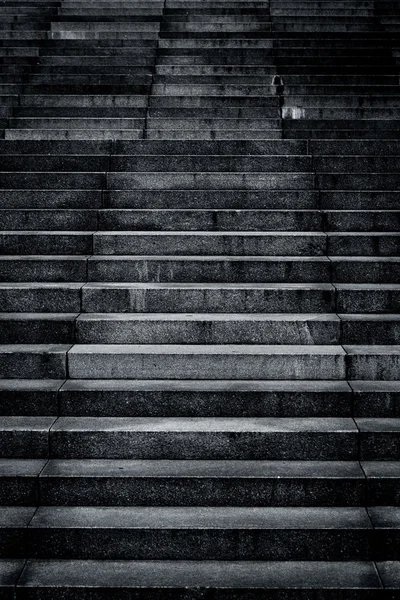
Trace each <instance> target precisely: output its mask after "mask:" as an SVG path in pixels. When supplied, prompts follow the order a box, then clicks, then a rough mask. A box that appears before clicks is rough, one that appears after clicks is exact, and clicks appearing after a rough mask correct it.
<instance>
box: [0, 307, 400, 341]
mask: <svg viewBox="0 0 400 600" xmlns="http://www.w3.org/2000/svg"><path fill="white" fill-rule="evenodd" d="M18 314H19V313H17V314H15V315H9V313H2V317H0V319H1V318H3V319H5V320H6V321H8V323H10V322H11V324H9V325H8V327H12V326H13V325H14V323H15V321H14V319H15V320H17V319H18ZM0 315H1V313H0ZM28 318H29V319H32V318H35V317H34V315H31V316H30V317H28ZM41 318H43V317H41V316H40V315H37V320H38V321H39V320H40V319H41ZM59 318H60V317H59ZM21 321H22V322H23V321H24V318H22V319H21ZM4 327H5V325H4V324H3V329H4ZM14 335H15V338H16V339H18V333H17V332H15V333H14ZM76 336H77V338H76V339H77V341H78V343H83V344H93V343H103V344H107V343H111V344H115V343H116V344H125V343H128V344H130V343H156V344H157V343H171V344H181V343H197V344H207V343H212V344H225V343H239V344H248V343H250V344H252V343H253V344H254V343H258V344H264V343H265V344H340V343H342V344H385V345H387V344H388V343H389V344H394V345H396V344H398V343H399V341H400V317H398V316H397V315H343V314H339V315H338V316H336V315H333V314H324V313H322V314H318V313H317V314H314V315H307V314H304V313H303V314H301V315H300V314H299V315H294V314H287V313H281V314H268V315H260V314H252V315H245V314H243V313H241V314H227V315H223V314H221V315H214V314H208V315H204V314H194V315H187V314H173V313H172V314H171V313H164V314H162V315H160V314H157V313H150V314H143V313H142V314H129V315H119V314H116V313H102V314H96V313H95V314H87V315H81V316H79V318H78V319H77V321H76ZM38 337H40V338H41V336H40V334H39V336H38ZM69 339H70V340H71V339H72V338H71V337H70V338H69ZM10 341H14V340H10ZM26 341H28V340H26ZM35 341H39V340H35ZM40 341H42V340H41V339H40ZM43 341H45V340H43ZM52 341H54V340H52Z"/></svg>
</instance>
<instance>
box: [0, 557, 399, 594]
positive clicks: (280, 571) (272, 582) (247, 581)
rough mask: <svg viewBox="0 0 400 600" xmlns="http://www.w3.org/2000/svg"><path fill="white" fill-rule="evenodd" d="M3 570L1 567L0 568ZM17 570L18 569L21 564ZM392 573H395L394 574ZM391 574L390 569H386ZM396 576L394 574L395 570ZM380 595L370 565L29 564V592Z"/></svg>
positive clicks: (25, 581)
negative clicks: (356, 592)
mask: <svg viewBox="0 0 400 600" xmlns="http://www.w3.org/2000/svg"><path fill="white" fill-rule="evenodd" d="M0 564H1V562H0ZM17 564H18V566H19V565H20V563H17ZM392 569H393V568H392ZM387 571H389V568H388V569H387ZM393 571H394V569H393ZM54 582H57V585H59V586H61V587H67V588H73V587H75V586H85V587H87V588H89V589H90V588H98V587H104V588H115V587H118V588H121V587H122V588H123V587H126V588H130V589H131V588H142V587H146V588H148V587H150V588H151V587H153V588H157V587H162V588H165V587H169V588H180V589H181V588H186V589H190V588H193V589H198V588H200V589H201V588H214V587H215V588H222V589H228V590H229V589H232V588H239V589H240V588H243V589H245V588H251V589H254V588H255V589H257V588H262V589H276V588H284V589H306V590H307V589H318V588H321V589H330V588H331V589H332V588H333V589H337V590H342V589H346V588H350V589H359V588H361V589H368V588H372V589H375V590H376V589H380V588H381V583H380V581H379V578H378V576H377V574H376V570H375V568H374V565H373V563H372V562H360V561H351V562H334V561H329V562H328V561H325V562H321V561H320V562H317V561H315V562H314V561H313V562H305V561H300V562H298V561H295V562H277V561H268V562H263V561H259V562H251V561H245V562H240V561H228V562H225V561H188V562H184V561H127V560H124V561H115V560H114V561H110V560H101V561H96V560H64V561H57V560H50V561H49V560H41V561H34V560H29V561H28V562H27V566H26V568H25V570H24V572H23V575H22V578H21V579H20V582H19V585H20V586H23V587H28V588H35V587H41V588H44V589H48V588H53V587H54Z"/></svg>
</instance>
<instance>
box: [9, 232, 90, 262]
mask: <svg viewBox="0 0 400 600" xmlns="http://www.w3.org/2000/svg"><path fill="white" fill-rule="evenodd" d="M28 252H29V253H34V254H37V255H46V254H50V255H51V254H52V255H57V254H60V255H69V254H71V255H80V254H91V253H92V252H93V232H83V231H74V232H66V231H43V232H37V231H3V232H2V234H1V239H0V254H8V255H13V254H15V255H19V256H21V255H23V254H27V253H28Z"/></svg>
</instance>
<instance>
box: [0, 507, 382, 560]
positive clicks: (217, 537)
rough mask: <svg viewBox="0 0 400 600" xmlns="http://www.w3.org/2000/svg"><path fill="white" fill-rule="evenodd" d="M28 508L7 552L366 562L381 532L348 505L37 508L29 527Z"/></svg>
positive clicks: (94, 556)
mask: <svg viewBox="0 0 400 600" xmlns="http://www.w3.org/2000/svg"><path fill="white" fill-rule="evenodd" d="M2 511H3V512H4V513H5V514H7V512H8V511H9V509H7V508H6V509H2ZM15 511H16V509H14V512H15ZM23 511H26V509H24V508H22V507H21V508H20V512H21V513H22V514H21V516H20V519H21V522H20V523H16V524H15V530H14V531H12V532H10V534H9V536H7V538H8V539H7V540H6V541H8V542H9V544H10V543H12V541H13V538H14V539H15V537H17V535H18V534H19V536H20V538H22V539H21V540H20V543H19V544H16V548H15V550H14V552H12V551H11V552H10V550H9V547H8V548H7V546H6V548H5V551H4V553H3V554H4V555H5V556H7V555H8V556H10V555H11V556H18V554H19V552H20V551H21V542H22V544H24V543H25V544H26V552H27V554H28V557H37V558H50V557H51V558H89V557H90V558H91V559H110V558H120V559H133V558H135V559H140V560H146V559H156V560H165V559H167V560H168V559H169V560H177V559H178V560H179V559H189V560H202V559H203V560H204V558H205V557H207V560H210V559H211V560H212V559H214V560H215V559H219V560H238V559H241V560H243V559H244V560H246V559H247V560H248V559H250V558H252V559H254V558H257V559H258V560H263V559H264V560H268V559H275V560H276V559H281V560H291V559H292V560H293V559H300V558H304V557H307V559H311V560H318V559H319V560H335V559H336V560H338V559H342V560H357V559H358V560H360V559H361V560H365V559H369V558H370V557H371V556H373V554H374V552H373V548H372V544H373V538H376V539H377V540H379V541H381V539H382V538H383V537H384V536H383V534H382V533H381V534H380V535H377V533H374V534H373V533H372V531H373V530H372V525H371V523H370V520H369V518H368V514H367V511H366V509H363V508H351V507H349V508H335V507H331V508H325V507H317V508H316V507H313V508H307V507H302V508H286V507H282V508H281V507H279V508H277V507H268V508H261V507H251V508H245V507H212V508H207V507H132V508H130V507H39V508H38V510H37V512H36V513H35V515H34V516H33V518H32V520H31V522H30V523H29V527H27V526H26V524H25V523H26V515H25V513H24V512H23ZM14 518H15V517H14ZM24 521H25V522H24ZM239 531H240V532H241V535H240V536H238V532H239ZM105 535H107V540H108V543H107V544H101V543H99V540H100V539H104V536H105ZM78 536H79V538H78ZM78 539H79V540H80V541H78ZM183 540H184V543H182V541H183ZM293 540H296V543H295V544H294V542H293ZM144 542H145V543H144ZM249 547H250V548H251V550H250V549H249ZM255 548H257V550H255Z"/></svg>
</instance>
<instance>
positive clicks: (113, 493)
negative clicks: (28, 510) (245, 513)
mask: <svg viewBox="0 0 400 600" xmlns="http://www.w3.org/2000/svg"><path fill="white" fill-rule="evenodd" d="M21 463H22V464H21ZM24 463H25V461H16V460H14V461H11V460H7V459H4V460H3V461H0V472H1V473H4V472H8V473H9V475H8V477H7V479H8V480H9V481H10V483H12V485H14V486H15V487H16V483H15V482H16V479H17V477H18V475H19V474H20V473H21V471H22V473H23V474H24V477H26V479H24V480H23V482H24V483H25V485H26V488H25V489H24V490H22V489H21V490H18V491H17V492H16V493H18V494H19V497H20V498H21V501H23V500H24V501H25V503H27V502H29V500H30V498H32V500H33V499H34V497H35V496H34V490H35V489H36V490H37V491H38V492H37V493H39V490H40V497H41V501H42V503H43V504H45V505H47V506H50V505H56V506H74V505H75V506H79V505H92V506H112V505H118V506H123V505H126V506H132V505H137V506H140V505H147V506H224V505H225V504H226V502H227V501H228V502H229V503H230V504H231V503H234V505H235V506H262V505H265V504H266V503H267V504H268V505H271V506H309V505H311V506H313V505H315V504H317V505H318V506H343V499H344V501H345V503H346V506H354V505H360V504H362V503H363V502H365V498H366V485H365V483H366V480H365V476H364V473H363V472H362V470H361V467H360V466H359V465H358V463H356V462H351V461H348V462H336V461H330V462H323V461H321V462H319V461H312V462H311V461H310V462H304V461H299V462H297V461H201V460H200V461H190V460H189V461H174V460H166V461H162V462H160V461H154V460H115V459H114V460H113V459H106V460H104V459H100V460H88V459H85V460H51V461H49V462H48V463H47V465H46V467H45V468H44V469H43V471H41V473H40V479H39V473H38V472H37V469H38V466H39V465H40V466H41V467H42V468H43V467H44V465H43V464H42V463H41V462H40V461H33V464H32V462H31V461H29V462H28V465H25V464H24ZM396 464H397V465H398V463H396ZM3 465H4V466H3ZM2 466H3V469H2V468H1V467H2ZM7 467H8V469H7ZM32 473H34V474H35V475H36V477H35V478H33V477H32ZM28 477H30V480H28ZM3 480H4V483H5V478H4V477H3V478H1V479H0V481H1V482H3ZM28 481H29V484H30V485H29V488H28ZM32 488H33V489H32ZM178 489H179V493H178V494H177V490H178Z"/></svg>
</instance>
